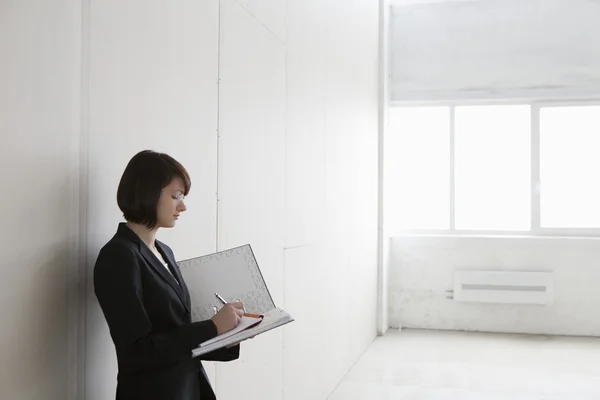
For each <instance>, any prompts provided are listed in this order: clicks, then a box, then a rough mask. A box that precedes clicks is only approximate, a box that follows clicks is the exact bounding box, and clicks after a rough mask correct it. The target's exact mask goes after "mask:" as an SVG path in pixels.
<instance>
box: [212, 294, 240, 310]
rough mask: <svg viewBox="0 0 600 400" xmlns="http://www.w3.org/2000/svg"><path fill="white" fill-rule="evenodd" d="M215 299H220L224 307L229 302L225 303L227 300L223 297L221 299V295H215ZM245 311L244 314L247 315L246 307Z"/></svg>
mask: <svg viewBox="0 0 600 400" xmlns="http://www.w3.org/2000/svg"><path fill="white" fill-rule="evenodd" d="M215 297H216V298H217V299H219V301H220V302H221V303H223V305H225V304H227V302H226V301H225V299H224V298H223V297H221V296H220V295H219V293H215ZM243 311H244V314H245V313H246V307H244V309H243Z"/></svg>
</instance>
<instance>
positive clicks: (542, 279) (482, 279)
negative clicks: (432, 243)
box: [453, 271, 554, 304]
mask: <svg viewBox="0 0 600 400" xmlns="http://www.w3.org/2000/svg"><path fill="white" fill-rule="evenodd" d="M453 297H454V300H456V301H464V302H477V303H508V304H552V302H553V301H554V276H553V273H552V272H519V271H455V272H454V296H453Z"/></svg>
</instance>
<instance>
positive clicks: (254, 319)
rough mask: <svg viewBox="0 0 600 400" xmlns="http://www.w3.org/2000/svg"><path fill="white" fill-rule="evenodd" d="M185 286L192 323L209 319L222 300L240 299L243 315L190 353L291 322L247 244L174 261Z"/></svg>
mask: <svg viewBox="0 0 600 400" xmlns="http://www.w3.org/2000/svg"><path fill="white" fill-rule="evenodd" d="M177 265H178V266H179V269H180V271H181V274H182V275H183V278H184V280H185V282H186V285H187V286H188V289H189V292H190V297H191V303H192V310H191V311H192V322H196V321H204V320H207V319H210V318H212V317H213V316H214V315H215V313H216V312H217V310H219V309H221V307H222V306H223V305H222V303H221V302H220V301H219V300H218V298H217V297H216V296H215V293H218V294H219V295H220V296H222V297H223V298H224V299H225V300H226V301H227V302H235V301H243V302H244V305H245V311H246V315H245V316H244V318H242V320H241V321H240V323H239V324H238V326H236V327H235V328H234V329H233V330H231V331H229V332H225V333H223V334H221V335H219V336H217V337H215V338H213V339H210V340H208V341H206V342H204V343H200V345H199V346H198V348H196V349H194V351H193V352H192V355H193V356H199V355H202V354H205V353H208V352H211V351H213V350H216V349H219V348H222V347H226V346H229V345H231V344H234V343H237V342H241V341H243V340H246V339H249V338H252V337H254V336H256V335H260V334H262V333H264V332H268V331H270V330H272V329H275V328H278V327H280V326H283V325H285V324H288V323H290V322H293V321H294V318H293V317H292V316H291V315H290V314H288V313H287V312H285V311H284V310H282V309H280V308H277V306H276V305H275V302H274V301H273V298H272V297H271V293H270V292H269V289H268V287H267V284H266V282H265V280H264V277H263V275H262V273H261V271H260V268H259V266H258V262H257V261H256V257H255V256H254V252H253V251H252V247H251V246H250V245H249V244H247V245H244V246H239V247H235V248H232V249H228V250H223V251H220V252H217V253H213V254H208V255H205V256H201V257H196V258H191V259H188V260H182V261H179V262H178V263H177Z"/></svg>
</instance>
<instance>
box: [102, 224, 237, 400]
mask: <svg viewBox="0 0 600 400" xmlns="http://www.w3.org/2000/svg"><path fill="white" fill-rule="evenodd" d="M156 247H157V249H158V251H159V252H160V253H161V254H162V256H163V258H164V259H165V260H167V261H168V264H169V268H170V270H171V271H172V273H173V274H171V273H169V271H167V270H166V268H165V266H164V265H163V264H161V263H160V261H159V260H158V259H157V258H156V256H155V255H154V254H153V253H152V251H151V250H150V249H149V248H148V246H146V245H145V244H144V243H143V242H142V241H141V239H140V238H139V237H138V236H137V235H136V234H135V233H134V232H133V231H132V230H131V229H129V228H128V227H127V226H126V225H125V224H124V223H122V224H119V227H118V230H117V232H116V234H115V235H114V237H113V238H112V239H111V240H110V241H109V242H108V243H107V244H106V245H105V246H104V247H103V248H102V249H101V251H100V254H99V255H98V259H97V260H96V265H95V267H94V289H95V293H96V297H97V298H98V302H99V303H100V307H101V308H102V312H103V313H104V317H105V318H106V321H107V322H108V327H109V329H110V335H111V337H112V340H113V342H114V345H115V349H116V352H117V361H118V367H119V372H118V377H117V378H118V384H117V394H116V399H117V400H140V399H144V400H198V399H202V400H214V399H216V397H215V394H214V391H213V389H212V387H211V385H210V382H209V380H208V377H207V376H206V372H205V371H204V367H203V366H202V363H201V362H200V360H199V359H197V358H192V357H191V351H192V349H194V348H195V347H197V346H198V344H200V343H201V342H203V341H205V340H208V339H211V338H213V337H215V336H216V335H217V328H216V326H215V324H214V323H213V322H212V321H211V320H207V321H200V322H194V323H192V322H191V313H190V307H191V305H190V294H189V291H188V288H187V286H186V285H185V282H184V281H183V278H182V276H181V272H180V271H179V268H178V267H177V264H176V262H175V256H174V255H173V251H172V250H171V249H170V248H169V247H168V246H167V245H165V244H163V243H161V242H159V241H156ZM175 278H176V279H175ZM238 357H239V345H238V346H235V347H232V348H228V349H221V350H217V351H214V352H212V353H209V354H206V355H204V356H202V357H201V358H202V359H204V360H211V361H231V360H235V359H237V358H238Z"/></svg>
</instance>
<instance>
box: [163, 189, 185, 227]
mask: <svg viewBox="0 0 600 400" xmlns="http://www.w3.org/2000/svg"><path fill="white" fill-rule="evenodd" d="M184 192H185V185H184V183H183V180H182V179H181V178H179V177H175V178H174V179H173V180H172V181H171V183H169V184H168V185H167V187H165V188H164V189H163V190H162V193H161V194H160V199H159V200H158V207H157V209H156V213H157V216H156V217H157V221H156V222H157V224H156V226H157V227H159V228H172V227H174V226H175V223H176V222H177V219H178V218H179V215H180V214H181V213H182V212H184V211H185V210H187V208H186V206H185V203H184V202H183V200H184V197H185V196H184V194H183V193H184Z"/></svg>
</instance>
